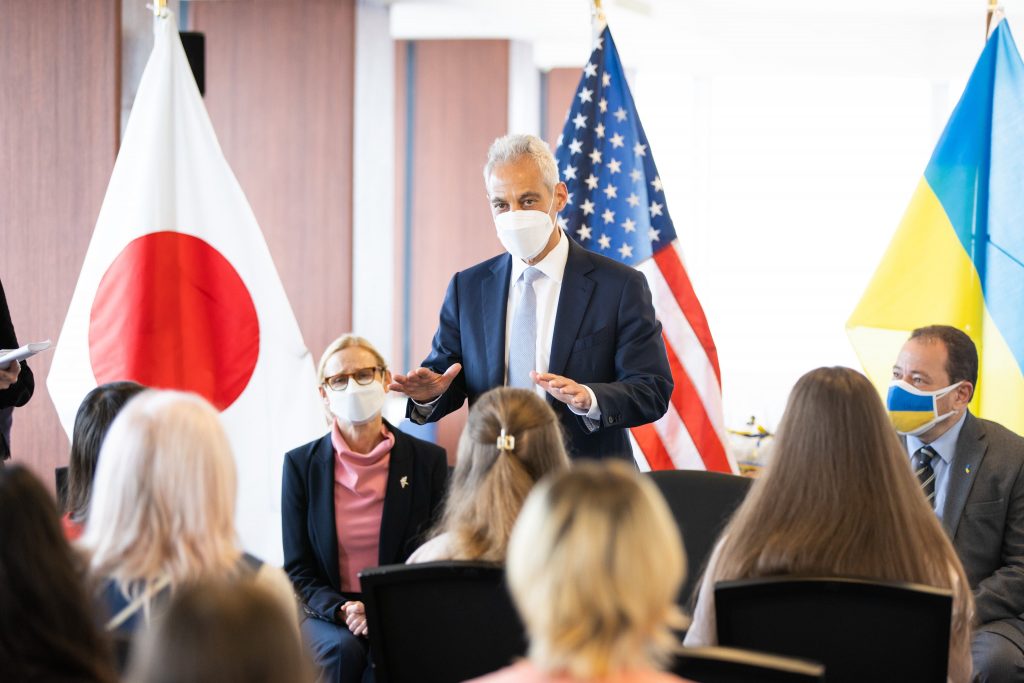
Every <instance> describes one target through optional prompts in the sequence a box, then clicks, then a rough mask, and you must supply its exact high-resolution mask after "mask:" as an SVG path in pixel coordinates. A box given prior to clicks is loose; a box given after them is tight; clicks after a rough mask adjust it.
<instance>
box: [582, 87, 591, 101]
mask: <svg viewBox="0 0 1024 683" xmlns="http://www.w3.org/2000/svg"><path fill="white" fill-rule="evenodd" d="M593 94H594V91H593V90H590V89H589V88H583V89H582V90H580V93H579V98H580V102H590V98H591V97H592V96H593Z"/></svg>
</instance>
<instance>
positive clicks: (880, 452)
mask: <svg viewBox="0 0 1024 683" xmlns="http://www.w3.org/2000/svg"><path fill="white" fill-rule="evenodd" d="M772 458H773V459H772V462H771V464H770V465H769V466H768V468H767V471H766V472H765V474H764V476H763V477H762V478H761V479H759V480H758V481H757V482H756V483H755V484H754V486H753V488H752V489H751V491H750V493H749V494H748V496H747V498H746V500H745V501H744V502H743V504H742V505H741V506H740V508H739V509H738V510H737V512H736V514H735V515H734V517H733V518H732V520H731V521H730V522H729V525H728V526H727V527H726V529H725V531H724V532H723V541H722V548H721V552H720V555H719V557H718V562H717V563H716V564H715V567H714V569H715V571H714V575H712V576H707V577H705V579H704V580H705V581H711V582H713V583H714V582H718V581H723V580H729V579H740V578H754V577H759V576H773V575H796V576H812V575H825V576H844V577H857V578H865V579H878V580H887V581H909V582H914V583H921V584H926V585H930V586H936V587H940V588H949V589H952V590H953V620H952V629H951V639H950V660H951V661H954V660H955V656H956V657H966V656H967V655H966V652H967V651H968V650H969V647H970V631H971V621H972V619H973V611H974V606H973V599H972V597H971V592H970V586H969V584H968V582H967V577H966V576H965V575H964V570H963V567H962V566H961V565H960V561H959V559H958V558H957V556H956V553H955V551H954V550H953V546H952V544H951V543H950V541H949V538H947V536H946V533H945V532H944V531H943V530H942V527H941V526H940V525H939V522H938V519H937V518H936V516H935V513H934V512H933V510H932V509H931V507H930V506H929V505H928V503H927V501H926V500H925V497H924V495H923V493H922V492H921V487H920V485H919V484H918V481H917V479H916V478H915V477H914V475H913V473H912V472H911V469H910V465H909V460H908V457H907V453H906V451H905V450H904V448H903V446H902V444H901V443H900V441H899V438H898V437H897V436H896V432H895V431H894V430H893V428H892V425H891V424H890V422H889V418H888V416H887V414H886V412H885V408H884V407H883V406H882V403H881V401H880V400H879V397H878V393H877V392H876V391H875V389H874V387H873V386H872V385H871V383H870V382H869V381H868V380H867V378H866V377H864V376H863V375H861V374H860V373H858V372H856V371H854V370H850V369H849V368H841V367H834V368H818V369H817V370H812V371H811V372H809V373H807V374H806V375H804V376H803V377H801V378H800V379H799V380H798V381H797V383H796V386H794V387H793V391H792V393H790V396H789V401H788V403H787V405H786V411H785V414H784V415H783V417H782V421H781V423H780V424H779V429H778V433H777V436H776V439H775V444H774V446H773V456H772ZM961 661H963V660H961Z"/></svg>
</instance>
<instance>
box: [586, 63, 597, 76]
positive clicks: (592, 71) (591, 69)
mask: <svg viewBox="0 0 1024 683" xmlns="http://www.w3.org/2000/svg"><path fill="white" fill-rule="evenodd" d="M583 73H585V74H586V75H587V78H593V77H594V76H596V75H597V64H594V63H593V62H587V65H586V66H585V67H583Z"/></svg>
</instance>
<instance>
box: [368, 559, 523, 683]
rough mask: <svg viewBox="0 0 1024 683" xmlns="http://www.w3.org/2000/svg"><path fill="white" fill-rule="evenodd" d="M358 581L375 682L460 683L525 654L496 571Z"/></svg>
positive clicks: (395, 568) (436, 571)
mask: <svg viewBox="0 0 1024 683" xmlns="http://www.w3.org/2000/svg"><path fill="white" fill-rule="evenodd" d="M359 577H360V580H361V582H362V587H363V602H364V604H365V605H366V620H367V625H368V626H369V630H370V634H369V636H370V657H371V658H372V660H373V664H374V670H375V673H376V680H377V683H406V682H416V683H459V682H460V681H465V680H467V679H470V678H475V677H477V676H482V675H483V674H486V673H490V672H492V671H496V670H497V669H500V668H502V667H505V666H508V665H509V664H511V663H512V661H513V660H514V659H515V658H516V657H520V656H522V655H524V654H526V646H527V639H526V633H525V630H524V628H523V625H522V622H521V621H520V619H519V615H518V613H517V612H516V610H515V607H514V606H513V604H512V598H511V596H510V595H509V593H508V589H507V588H506V585H505V572H504V569H503V568H502V567H501V566H499V565H495V564H491V563H487V562H430V563H425V564H414V565H388V566H384V567H377V568H375V569H366V570H364V571H362V572H360V573H359Z"/></svg>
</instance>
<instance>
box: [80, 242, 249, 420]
mask: <svg viewBox="0 0 1024 683" xmlns="http://www.w3.org/2000/svg"><path fill="white" fill-rule="evenodd" d="M259 352H260V326H259V320H258V318H257V316H256V306H255V305H254V304H253V301H252V297H251V296H250V295H249V290H248V289H247V288H246V286H245V283H244V282H242V278H241V277H239V275H238V272H237V271H235V269H234V267H232V265H231V264H230V263H229V262H228V260H227V259H226V258H224V256H223V255H222V254H221V253H220V252H219V251H217V250H216V249H214V248H213V247H212V246H210V245H209V244H208V243H206V242H204V241H203V240H201V239H199V238H198V237H193V236H192V235H185V234H182V233H179V232H154V233H150V234H148V235H143V236H142V237H139V238H138V239H135V240H133V241H132V242H130V243H129V244H128V246H126V247H125V248H124V250H123V251H122V252H121V253H120V254H118V256H117V258H116V259H114V262H113V263H112V264H111V265H110V268H108V269H107V272H106V273H105V274H104V275H103V279H102V280H101V281H100V286H99V288H98V290H97V291H96V298H95V300H94V301H93V304H92V311H91V314H90V316H89V358H90V360H91V362H92V369H93V373H94V374H95V375H96V380H97V381H98V382H100V383H104V382H111V381H115V380H123V379H130V380H134V381H136V382H139V383H140V384H144V385H146V386H149V387H156V388H160V389H180V390H182V391H193V392H195V393H197V394H199V395H200V396H203V397H205V398H206V399H207V400H208V401H210V403H212V404H213V405H214V406H216V407H217V409H218V410H224V409H225V408H227V407H228V406H230V405H231V404H232V403H234V402H235V399H237V398H238V397H239V396H240V395H241V393H242V391H243V390H244V389H245V387H246V385H247V384H248V383H249V379H250V378H251V377H252V373H253V370H255V369H256V359H257V358H258V357H259Z"/></svg>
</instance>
